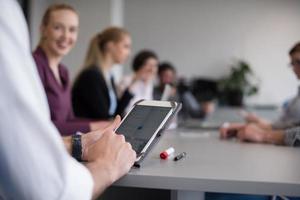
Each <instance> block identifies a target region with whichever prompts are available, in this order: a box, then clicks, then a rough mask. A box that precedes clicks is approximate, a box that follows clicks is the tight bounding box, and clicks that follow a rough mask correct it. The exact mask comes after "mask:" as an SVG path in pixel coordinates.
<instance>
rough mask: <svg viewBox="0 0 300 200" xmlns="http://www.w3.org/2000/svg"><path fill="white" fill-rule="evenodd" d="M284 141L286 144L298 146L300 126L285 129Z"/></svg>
mask: <svg viewBox="0 0 300 200" xmlns="http://www.w3.org/2000/svg"><path fill="white" fill-rule="evenodd" d="M284 143H285V144H286V145H288V146H297V147H299V146H300V126H297V127H294V128H290V129H287V130H285V137H284Z"/></svg>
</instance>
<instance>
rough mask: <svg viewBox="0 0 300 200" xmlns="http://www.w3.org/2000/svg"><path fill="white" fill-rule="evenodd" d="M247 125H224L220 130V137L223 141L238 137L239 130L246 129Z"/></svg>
mask: <svg viewBox="0 0 300 200" xmlns="http://www.w3.org/2000/svg"><path fill="white" fill-rule="evenodd" d="M245 126H246V125H245V124H241V123H228V122H226V123H224V124H223V125H222V126H221V128H220V137H221V138H222V139H227V138H231V137H236V136H237V134H238V132H239V130H241V129H242V128H244V127H245Z"/></svg>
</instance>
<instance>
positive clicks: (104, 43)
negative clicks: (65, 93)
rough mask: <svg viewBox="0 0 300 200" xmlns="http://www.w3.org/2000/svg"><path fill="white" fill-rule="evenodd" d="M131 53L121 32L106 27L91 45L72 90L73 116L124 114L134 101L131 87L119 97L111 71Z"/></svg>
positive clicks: (121, 30)
mask: <svg viewBox="0 0 300 200" xmlns="http://www.w3.org/2000/svg"><path fill="white" fill-rule="evenodd" d="M130 52H131V38H130V35H129V33H128V32H127V31H126V30H124V29H123V28H119V27H109V28H107V29H105V30H104V31H102V32H101V33H99V34H97V35H96V36H95V37H94V38H93V39H92V40H91V42H90V46H89V49H88V52H87V55H86V59H85V63H84V68H83V70H82V71H81V73H80V74H79V75H78V77H77V79H76V81H75V83H74V87H73V90H72V99H73V108H74V111H75V113H76V115H78V116H80V117H88V118H92V119H110V118H112V117H114V116H116V115H117V114H123V112H124V109H125V108H126V106H127V105H128V103H129V102H130V100H131V98H132V97H133V95H132V93H131V92H130V86H129V87H128V88H127V89H126V90H125V91H124V92H123V94H122V95H121V96H120V97H118V95H117V92H116V91H117V90H116V87H115V82H114V79H113V76H112V73H111V69H112V67H113V66H114V65H115V64H122V63H124V62H125V61H126V60H127V59H128V57H129V55H130Z"/></svg>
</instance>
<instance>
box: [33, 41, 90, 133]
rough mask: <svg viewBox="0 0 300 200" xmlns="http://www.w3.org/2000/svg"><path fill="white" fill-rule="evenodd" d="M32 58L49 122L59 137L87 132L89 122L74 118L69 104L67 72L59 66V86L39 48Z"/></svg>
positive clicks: (69, 89) (69, 87)
mask: <svg viewBox="0 0 300 200" xmlns="http://www.w3.org/2000/svg"><path fill="white" fill-rule="evenodd" d="M33 58H34V60H35V62H36V65H37V69H38V72H39V75H40V78H41V80H42V83H43V86H44V89H45V92H46V95H47V99H48V104H49V108H50V113H51V120H52V122H53V123H54V124H55V126H56V127H57V129H58V130H59V132H60V133H61V135H72V134H75V133H76V132H77V131H80V132H84V133H86V132H89V131H90V126H89V124H90V121H88V120H84V119H79V118H76V117H75V116H74V113H73V109H72V104H71V86H70V80H69V75H68V70H67V68H66V67H65V66H63V65H62V64H61V63H60V64H59V75H60V78H61V81H62V85H60V84H59V83H58V82H57V80H56V79H55V77H54V74H53V72H52V71H51V69H50V66H49V63H48V59H47V56H46V54H45V52H44V51H43V49H42V48H41V47H38V48H37V49H36V50H35V51H34V52H33Z"/></svg>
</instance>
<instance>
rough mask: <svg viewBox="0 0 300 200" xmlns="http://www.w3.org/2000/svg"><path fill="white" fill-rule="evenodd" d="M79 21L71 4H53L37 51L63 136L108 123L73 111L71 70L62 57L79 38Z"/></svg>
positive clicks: (49, 97) (54, 112) (54, 115)
mask: <svg viewBox="0 0 300 200" xmlns="http://www.w3.org/2000/svg"><path fill="white" fill-rule="evenodd" d="M78 23H79V21H78V15H77V12H76V11H75V10H74V8H72V7H71V6H69V5H65V4H57V5H52V6H50V7H49V8H48V9H47V10H46V12H45V14H44V17H43V19H42V23H41V28H40V29H41V39H40V42H39V45H38V47H37V48H36V50H35V51H34V52H33V58H34V60H35V62H36V65H37V69H38V72H39V75H40V78H41V81H42V84H43V86H44V89H45V92H46V95H47V99H48V104H49V108H50V113H51V120H52V122H53V123H54V124H55V126H56V127H57V129H58V130H59V132H60V133H61V134H62V135H72V134H75V133H76V132H88V131H90V130H95V129H98V128H101V127H104V126H106V125H107V122H92V121H90V120H87V119H79V118H76V117H74V114H73V109H72V106H71V86H70V80H69V73H68V70H67V68H66V67H65V66H64V65H63V64H62V63H61V60H62V59H63V57H64V56H65V55H67V54H68V53H69V52H70V50H71V49H72V48H73V46H74V44H75V42H76V40H77V33H78V25H79V24H78ZM65 31H68V34H65Z"/></svg>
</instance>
